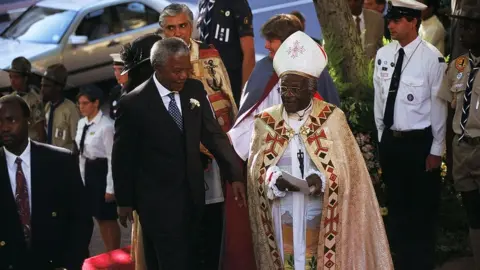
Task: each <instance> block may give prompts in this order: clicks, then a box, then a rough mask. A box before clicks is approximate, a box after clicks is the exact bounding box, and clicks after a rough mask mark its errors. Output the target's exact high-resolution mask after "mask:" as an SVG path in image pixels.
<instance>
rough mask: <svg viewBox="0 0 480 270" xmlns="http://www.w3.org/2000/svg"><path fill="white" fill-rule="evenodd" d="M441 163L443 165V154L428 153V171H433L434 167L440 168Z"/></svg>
mask: <svg viewBox="0 0 480 270" xmlns="http://www.w3.org/2000/svg"><path fill="white" fill-rule="evenodd" d="M440 165H442V157H441V156H435V155H432V154H430V155H428V157H427V161H426V170H427V172H431V171H432V170H434V169H438V168H440Z"/></svg>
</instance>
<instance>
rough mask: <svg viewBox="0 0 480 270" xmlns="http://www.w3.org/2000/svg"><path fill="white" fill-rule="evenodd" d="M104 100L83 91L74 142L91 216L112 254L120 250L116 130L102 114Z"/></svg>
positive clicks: (98, 93)
mask: <svg viewBox="0 0 480 270" xmlns="http://www.w3.org/2000/svg"><path fill="white" fill-rule="evenodd" d="M102 98H103V92H102V90H101V89H99V88H95V87H88V88H81V89H80V92H79V94H78V96H77V100H78V105H79V108H80V113H81V114H82V116H83V118H81V119H80V120H79V122H78V125H77V134H76V136H75V142H76V145H77V148H78V152H79V155H80V158H79V163H80V172H81V174H82V178H83V181H84V183H85V186H86V188H87V191H88V196H89V201H90V203H91V209H92V215H93V217H94V218H95V219H96V220H97V222H98V225H99V228H100V234H101V236H102V239H103V242H104V244H105V248H106V249H107V251H112V250H115V249H118V248H120V226H119V224H118V222H117V205H116V203H115V195H114V190H113V179H112V167H111V156H112V146H113V134H114V126H113V120H112V119H111V118H109V117H108V116H107V115H104V114H103V113H102V111H101V110H100V103H101V102H100V101H101V99H102Z"/></svg>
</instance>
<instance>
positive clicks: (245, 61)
mask: <svg viewBox="0 0 480 270" xmlns="http://www.w3.org/2000/svg"><path fill="white" fill-rule="evenodd" d="M199 7H200V15H199V18H198V22H197V27H198V30H199V33H200V40H201V41H202V42H203V43H205V44H212V45H213V46H214V47H215V49H217V50H218V52H219V53H220V57H221V58H222V60H223V63H224V64H225V67H226V68H227V72H228V76H229V78H230V83H231V86H232V92H233V96H234V99H235V102H236V103H237V105H238V104H240V97H241V92H242V88H243V86H244V84H245V82H246V81H247V80H248V77H250V73H252V70H253V67H254V66H255V48H254V43H253V24H252V17H253V15H252V11H251V9H250V6H249V5H248V2H247V0H235V1H231V0H201V1H200V4H199Z"/></svg>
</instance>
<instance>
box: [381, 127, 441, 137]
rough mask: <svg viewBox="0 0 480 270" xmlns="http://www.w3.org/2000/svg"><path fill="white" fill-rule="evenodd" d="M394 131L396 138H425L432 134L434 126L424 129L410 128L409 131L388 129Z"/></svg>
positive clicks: (393, 134)
mask: <svg viewBox="0 0 480 270" xmlns="http://www.w3.org/2000/svg"><path fill="white" fill-rule="evenodd" d="M388 131H389V132H391V133H392V136H393V137H394V138H404V139H416V138H424V137H425V136H427V135H429V134H432V128H431V127H427V128H424V129H416V130H409V131H398V130H391V129H389V130H388Z"/></svg>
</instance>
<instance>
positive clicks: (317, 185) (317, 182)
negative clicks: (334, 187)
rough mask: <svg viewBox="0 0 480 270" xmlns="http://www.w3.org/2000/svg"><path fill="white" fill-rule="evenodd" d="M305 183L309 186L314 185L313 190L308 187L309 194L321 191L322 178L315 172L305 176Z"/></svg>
mask: <svg viewBox="0 0 480 270" xmlns="http://www.w3.org/2000/svg"><path fill="white" fill-rule="evenodd" d="M306 180H307V183H308V186H309V187H314V190H313V191H312V189H310V191H311V194H313V195H320V194H321V193H322V186H323V183H322V179H320V177H319V176H318V175H316V174H312V175H309V176H308V177H307V179H306Z"/></svg>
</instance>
